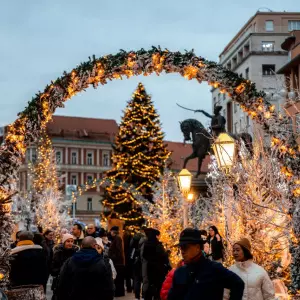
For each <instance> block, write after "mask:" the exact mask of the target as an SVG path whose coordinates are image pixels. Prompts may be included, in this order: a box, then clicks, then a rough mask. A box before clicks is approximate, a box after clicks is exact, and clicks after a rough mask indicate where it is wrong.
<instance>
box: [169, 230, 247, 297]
mask: <svg viewBox="0 0 300 300" xmlns="http://www.w3.org/2000/svg"><path fill="white" fill-rule="evenodd" d="M204 243H205V241H204V240H203V239H202V238H201V233H200V230H197V229H193V228H186V229H184V230H183V231H182V232H181V234H180V238H179V244H178V246H179V248H180V250H181V254H182V257H183V261H184V266H182V267H179V268H177V269H176V270H175V273H174V277H173V282H172V287H171V289H170V291H169V293H168V300H182V299H185V300H198V299H205V300H222V299H223V294H224V289H225V288H227V289H229V290H230V300H242V297H243V292H244V282H243V280H242V279H241V278H240V277H239V276H237V275H236V274H235V273H234V272H231V271H229V270H227V269H226V268H225V267H223V265H222V264H220V263H218V262H214V261H211V260H210V259H207V258H205V257H204V256H203V252H202V250H203V244H204Z"/></svg>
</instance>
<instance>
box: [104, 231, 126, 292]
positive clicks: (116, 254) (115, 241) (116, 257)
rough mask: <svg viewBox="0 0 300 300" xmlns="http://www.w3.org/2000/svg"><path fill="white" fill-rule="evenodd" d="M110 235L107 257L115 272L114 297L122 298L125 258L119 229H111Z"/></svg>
mask: <svg viewBox="0 0 300 300" xmlns="http://www.w3.org/2000/svg"><path fill="white" fill-rule="evenodd" d="M110 235H111V241H112V242H111V245H110V248H109V251H108V257H109V258H110V259H111V260H112V261H113V263H114V266H115V268H116V271H117V277H116V279H115V288H116V290H115V297H123V296H125V287H124V280H125V258H124V249H123V241H122V239H121V238H120V237H119V227H117V226H114V227H112V228H111V230H110Z"/></svg>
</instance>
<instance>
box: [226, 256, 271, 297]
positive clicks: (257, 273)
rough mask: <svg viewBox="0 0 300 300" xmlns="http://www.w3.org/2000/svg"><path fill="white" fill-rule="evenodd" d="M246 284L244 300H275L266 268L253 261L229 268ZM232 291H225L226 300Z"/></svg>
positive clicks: (237, 263) (239, 263)
mask: <svg viewBox="0 0 300 300" xmlns="http://www.w3.org/2000/svg"><path fill="white" fill-rule="evenodd" d="M229 270H230V271H232V272H234V273H235V274H237V275H238V276H239V277H240V278H241V279H242V280H243V281H244V283H245V289H244V295H243V300H275V292H274V286H273V283H272V281H271V279H270V277H269V275H268V273H267V272H266V271H265V269H264V268H262V267H260V266H259V265H257V264H255V263H254V262H253V261H252V260H247V261H245V262H236V263H235V264H234V265H232V266H231V267H230V268H229ZM229 296H230V291H229V290H226V289H225V291H224V298H223V299H224V300H227V299H229Z"/></svg>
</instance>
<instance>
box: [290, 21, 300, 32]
mask: <svg viewBox="0 0 300 300" xmlns="http://www.w3.org/2000/svg"><path fill="white" fill-rule="evenodd" d="M288 26H289V31H293V30H300V20H296V21H289V22H288Z"/></svg>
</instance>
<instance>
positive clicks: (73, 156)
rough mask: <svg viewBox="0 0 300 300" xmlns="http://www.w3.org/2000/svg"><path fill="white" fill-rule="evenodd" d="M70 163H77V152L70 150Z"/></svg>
mask: <svg viewBox="0 0 300 300" xmlns="http://www.w3.org/2000/svg"><path fill="white" fill-rule="evenodd" d="M71 164H72V165H77V152H72V153H71Z"/></svg>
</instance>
